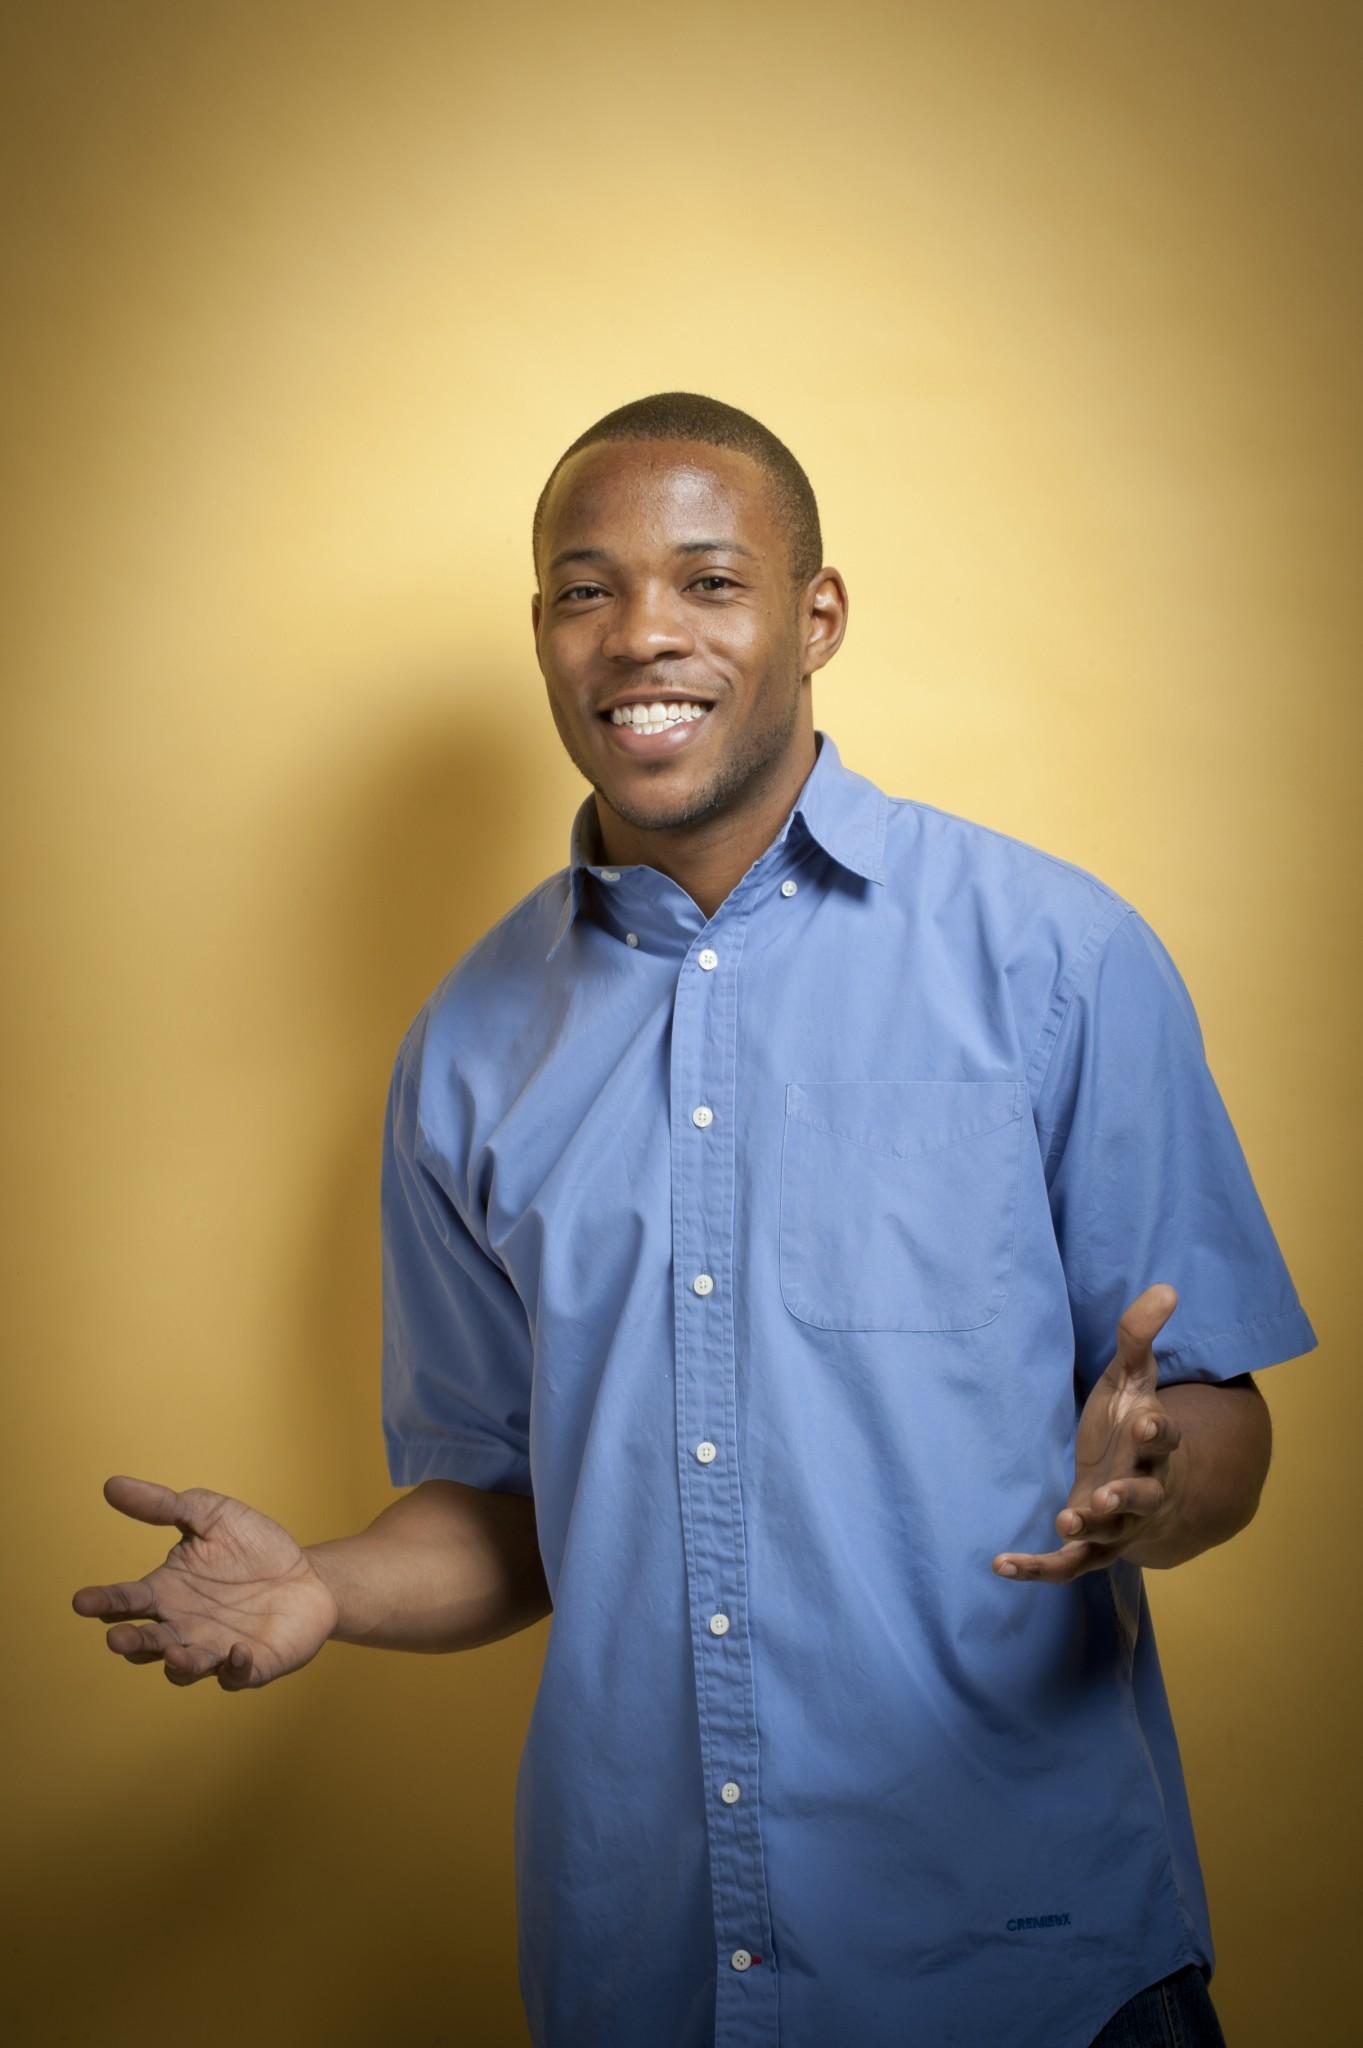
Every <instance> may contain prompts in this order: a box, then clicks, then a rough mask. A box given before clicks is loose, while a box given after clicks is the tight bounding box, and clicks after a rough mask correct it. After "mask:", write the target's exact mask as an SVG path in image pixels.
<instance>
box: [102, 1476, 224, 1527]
mask: <svg viewBox="0 0 1363 2048" xmlns="http://www.w3.org/2000/svg"><path fill="white" fill-rule="evenodd" d="M104 1498H105V1500H107V1501H108V1503H109V1505H110V1507H111V1508H117V1509H118V1511H119V1513H120V1514H123V1515H131V1516H133V1518H134V1519H135V1520H136V1521H139V1522H155V1523H157V1524H158V1525H161V1526H167V1525H169V1526H171V1527H174V1528H177V1529H180V1530H182V1531H183V1532H184V1534H185V1535H186V1536H202V1535H204V1534H205V1533H206V1532H207V1529H208V1519H207V1516H206V1515H205V1513H204V1506H205V1502H206V1501H207V1500H208V1499H209V1498H210V1496H208V1495H207V1494H205V1492H204V1489H203V1488H202V1487H201V1486H191V1487H189V1488H188V1489H187V1491H185V1492H184V1493H177V1492H176V1491H175V1488H174V1487H173V1486H162V1485H161V1484H160V1482H159V1481H158V1480H155V1479H129V1478H127V1477H126V1476H125V1475H124V1474H122V1473H117V1474H115V1476H114V1477H113V1478H112V1479H106V1480H105V1482H104Z"/></svg>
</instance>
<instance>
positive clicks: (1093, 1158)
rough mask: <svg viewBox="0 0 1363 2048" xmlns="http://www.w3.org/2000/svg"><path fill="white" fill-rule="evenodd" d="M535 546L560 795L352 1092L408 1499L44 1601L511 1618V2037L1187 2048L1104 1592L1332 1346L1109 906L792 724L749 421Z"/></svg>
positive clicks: (726, 427)
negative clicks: (376, 1148) (1286, 1375)
mask: <svg viewBox="0 0 1363 2048" xmlns="http://www.w3.org/2000/svg"><path fill="white" fill-rule="evenodd" d="M534 548H535V564H536V575H537V588H536V591H535V594H534V597H533V599H532V607H531V609H532V623H533V628H534V635H535V649H536V654H537V657H538V661H539V666H540V669H541V672H542V674H543V677H544V682H545V686H546V690H547V693H548V699H549V707H550V710H551V713H552V715H553V719H554V722H555V725H556V726H557V729H558V733H559V736H560V738H561V740H562V742H563V745H564V747H565V748H566V750H567V752H568V754H569V756H570V757H571V759H572V761H573V762H574V764H575V765H576V766H577V768H578V769H579V770H580V772H581V774H582V775H583V777H584V778H585V780H586V782H587V783H588V784H589V785H590V789H589V794H588V795H587V796H586V797H585V798H584V799H583V802H582V804H581V806H580V808H579V809H578V811H577V814H576V817H575V818H574V820H573V823H572V830H571V837H570V845H569V862H568V865H567V866H566V867H565V868H564V869H562V870H560V871H559V873H557V874H556V875H554V876H552V877H551V878H550V879H549V880H548V881H546V882H545V883H543V884H542V885H541V886H540V887H539V888H538V889H536V890H534V891H533V892H532V893H531V894H530V895H529V896H527V897H526V898H525V899H524V900H523V901H522V902H520V903H519V904H517V905H516V906H515V907H514V908H513V909H512V910H511V911H509V912H508V913H507V915H506V916H505V917H503V918H502V919H501V920H500V921H499V922H498V923H497V924H496V925H494V926H493V928H492V929H491V930H490V931H489V932H488V933H486V934H485V936H484V937H483V938H482V939H480V940H479V941H478V943H477V944H476V945H475V946H473V947H472V948H471V949H470V950H469V951H468V952H467V953H466V954H465V955H464V956H463V958H462V959H461V960H459V961H458V962H457V963H456V964H455V966H454V967H453V968H452V969H451V971H450V973H449V974H448V975H447V976H446V978H445V979H444V981H442V983H441V984H440V986H439V987H438V988H437V989H436V990H435V991H434V992H433V993H432V995H431V996H430V997H429V999H428V1000H427V1001H426V1002H425V1003H424V1004H423V1005H422V1007H421V1009H420V1011H419V1013H418V1015H417V1016H416V1017H415V1018H414V1020H413V1022H412V1024H411V1026H410V1028H409V1029H408V1031H407V1032H406V1034H405V1035H404V1038H403V1041H402V1044H401V1047H400V1048H399V1051H398V1055H397V1059H396V1062H395V1066H394V1071H393V1077H392V1086H391V1091H390V1096H389V1103H388V1112H387V1118H386V1124H385V1132H384V1151H383V1172H382V1224H383V1286H384V1355H383V1422H384V1431H385V1438H386V1444H387V1451H388V1459H389V1469H390V1472H391V1475H392V1478H393V1481H394V1483H395V1485H397V1486H400V1487H409V1488H411V1489H412V1491H411V1492H409V1493H407V1494H405V1495H404V1496H403V1497H402V1498H401V1499H399V1500H398V1501H397V1502H395V1503H394V1504H393V1505H392V1506H390V1507H389V1508H387V1509H386V1510H385V1511H384V1512H383V1514H382V1515H380V1516H379V1517H378V1518H377V1519H376V1521H375V1522H374V1523H373V1524H372V1525H371V1527H370V1528H369V1529H368V1530H366V1531H364V1532H362V1533H361V1534H359V1535H356V1536H350V1537H342V1538H337V1539H334V1540H333V1541H330V1542H326V1543H321V1544H313V1545H311V1546H308V1547H307V1548H306V1549H300V1548H299V1547H298V1546H297V1545H296V1544H295V1543H294V1541H293V1539H292V1538H291V1537H289V1536H288V1535H287V1534H286V1533H285V1532H284V1531H283V1530H282V1529H280V1528H279V1527H278V1525H277V1524H275V1523H273V1522H271V1521H269V1519H268V1518H267V1517H265V1516H263V1515H261V1514H259V1513H258V1512H257V1511H256V1510H254V1509H251V1508H248V1507H247V1506H245V1504H244V1503H241V1502H239V1501H235V1500H232V1499H230V1498H229V1497H226V1496H223V1495H220V1494H212V1493H209V1492H207V1491H206V1490H204V1489H199V1488H191V1489H190V1490H189V1491H188V1492H183V1493H178V1494H177V1493H175V1492H173V1491H172V1490H171V1489H169V1488H166V1487H162V1486H158V1485H154V1484H152V1483H150V1482H146V1481H139V1480H133V1479H126V1478H120V1479H111V1480H110V1481H109V1482H108V1484H107V1486H106V1494H107V1496H108V1498H109V1499H110V1501H111V1502H112V1503H113V1504H114V1505H115V1506H116V1507H119V1508H120V1509H122V1510H123V1511H124V1512H125V1513H128V1514H130V1515H134V1516H137V1517H139V1518H140V1519H142V1520H145V1521H149V1522H160V1523H167V1524H169V1523H173V1524H175V1525H177V1526H178V1527H179V1528H180V1530H181V1531H182V1535H183V1539H184V1540H183V1541H182V1543H181V1544H180V1545H178V1546H177V1547H176V1549H174V1550H172V1552H171V1554H170V1557H169V1558H168V1559H167V1562H166V1564H165V1565H164V1566H163V1567H161V1568H160V1569H159V1570H158V1571H156V1572H153V1573H151V1574H150V1575H149V1576H148V1577H147V1578H146V1579H143V1580H139V1581H136V1582H131V1583H128V1584H124V1585H121V1586H101V1587H87V1588H84V1589H82V1591H81V1592H80V1593H78V1594H77V1595H76V1596H75V1603H74V1604H75V1605H76V1606H77V1609H78V1611H79V1612H81V1613H86V1614H99V1615H102V1616H103V1617H105V1618H110V1617H112V1616H115V1615H117V1616H118V1617H120V1619H119V1622H118V1624H117V1625H116V1626H115V1627H114V1628H112V1629H111V1630H110V1632H109V1638H108V1639H109V1643H110V1647H111V1648H112V1649H114V1650H115V1651H116V1652H118V1653H119V1654H122V1655H124V1656H127V1657H128V1658H129V1659H130V1661H139V1662H141V1661H153V1660H157V1659H160V1660H161V1661H163V1662H164V1665H165V1668H166V1671H167V1675H168V1676H170V1677H171V1678H172V1680H173V1681H174V1682H175V1683H177V1684H192V1683H195V1682H197V1681H198V1680H199V1679H202V1678H204V1677H207V1676H210V1675H211V1676H215V1677H216V1679H217V1682H218V1683H219V1685H221V1686H222V1687H223V1688H224V1689H226V1690H241V1689H243V1688H245V1687H248V1686H251V1685H260V1684H265V1683H268V1682H270V1681H271V1680H272V1679H274V1678H276V1677H278V1676H280V1675H282V1673H284V1672H285V1671H289V1670H293V1669H296V1668H298V1666H299V1665H300V1664H302V1663H304V1662H306V1661H307V1660H308V1658H310V1657H311V1656H313V1655H315V1654H316V1651H317V1650H318V1649H319V1648H320V1647H321V1645H322V1643H323V1642H325V1641H326V1640H327V1639H328V1638H336V1639H339V1640H342V1641H350V1642H363V1643H368V1644H371V1645H375V1646H380V1647H390V1648H405V1649H414V1650H454V1649H466V1648H470V1647H472V1646H474V1645H476V1644H478V1643H483V1642H488V1641H491V1640H494V1639H496V1638H498V1637H500V1636H504V1635H506V1634H508V1633H510V1632H511V1631H512V1630H514V1629H518V1628H522V1627H525V1626H527V1625H528V1624H530V1623H532V1622H534V1621H535V1620H537V1619H540V1618H541V1617H543V1616H544V1615H545V1614H546V1613H547V1612H548V1611H549V1610H550V1608H551V1606H552V1612H553V1622H552V1627H551V1629H550V1632H549V1637H548V1642H547V1646H546V1652H545V1660H544V1669H543V1674H542V1678H541V1682H540V1687H539V1692H538V1695H537V1698H536V1702H535V1708H534V1713H533V1716H532V1719H531V1724H530V1729H529V1733H528V1736H527V1740H526V1744H525V1749H524V1752H523V1755H522V1758H521V1765H520V1774H519V1778H518V1781H517V1789H516V1811H515V1834H516V1849H517V1880H518V1905H519V1941H520V1979H521V1989H522V1992H523V1996H524V1999H525V2004H526V2009H527V2012H528V2015H529V2019H530V2024H531V2031H532V2034H533V2037H534V2040H535V2042H536V2044H537V2048H711V2044H714V2048H841V2044H844V2043H856V2044H857V2048H903V2044H904V2043H905V2042H909V2041H912V2042H916V2043H921V2044H923V2048H946V2044H961V2048H983V2044H989V2048H1089V2044H1091V2043H1101V2044H1102V2048H1145V2044H1151V2048H1154V2044H1165V2043H1169V2042H1179V2043H1183V2044H1186V2048H1193V2044H1198V2043H1217V2042H1220V2040H1221V2034H1220V2029H1219V2027H1218V2025H1217V2021H1216V2016H1215V2012H1214V2010H1213V2007H1212V2004H1211V2001H1210V1997H1209V1994H1208V1991H1207V1988H1206V1985H1207V1979H1208V1978H1209V1977H1210V1975H1211V1970H1212V1963H1213V1950H1212V1941H1211V1933H1210V1927H1209V1923H1208V1913H1207V1904H1206V1899H1205V1896H1204V1892H1203V1886H1202V1881H1201V1877H1200V1873H1199V1868H1198V1859H1197V1850H1196V1845H1195V1841H1194V1836H1193V1830H1192V1825H1191V1820H1190V1816H1189V1810H1188V1804H1187V1799H1186V1794H1185V1790H1184V1784H1183V1778H1182V1774H1181V1770H1180V1764H1179V1755H1178V1748H1177V1743H1176V1740H1175V1735H1174V1730H1173V1727H1172V1724H1171V1721H1170V1717H1169V1710H1168V1704H1167V1701H1166V1697H1165V1692H1164V1686H1163V1681H1162V1677H1161V1673H1160V1666H1159V1660H1158V1656H1157V1652H1156V1647H1155V1640H1154V1635H1153V1632H1152V1628H1151V1623H1150V1615H1149V1612H1148V1609H1147V1607H1146V1604H1145V1598H1144V1591H1143V1578H1142V1568H1143V1567H1148V1568H1168V1567H1170V1566H1173V1565H1178V1564H1180V1563H1183V1562H1184V1561H1186V1560H1187V1559H1190V1558H1192V1557H1194V1556H1196V1555H1197V1554H1199V1553H1200V1552H1201V1551H1203V1550H1205V1549H1206V1548H1207V1547H1208V1546H1209V1545H1211V1544H1214V1543H1219V1542H1222V1541H1224V1540H1225V1539H1226V1538H1227V1537H1229V1536H1231V1535H1233V1534H1234V1533H1235V1532H1236V1531H1237V1530H1238V1529H1240V1528H1242V1527H1243V1526H1244V1524H1245V1523H1246V1522H1247V1521H1248V1520H1249V1519H1250V1517H1251V1516H1252V1515H1253V1513H1254V1511H1255V1508H1256V1506H1257V1503H1258V1498H1259V1492H1260V1488H1261V1486H1262V1483H1263V1480H1264V1476H1265V1473H1266V1470H1267V1465H1268V1455H1269V1425H1268V1416H1267V1410H1266V1408H1265V1406H1264V1402H1263V1399H1262V1396H1261V1395H1260V1393H1259V1390H1258V1388H1257V1386H1256V1385H1255V1383H1254V1381H1253V1379H1252V1378H1251V1377H1250V1375H1251V1373H1252V1372H1254V1371H1258V1370H1261V1369H1263V1368H1264V1367H1266V1366H1270V1365H1273V1364H1275V1363H1277V1362H1280V1361H1282V1360H1286V1359H1289V1358H1293V1357H1296V1356H1298V1355H1300V1354H1301V1353H1303V1352H1306V1351H1309V1350H1311V1349H1312V1348H1313V1347H1314V1345H1315V1342H1316V1339H1315V1335H1314V1332H1313V1331H1312V1328H1311V1325H1310V1323H1309V1322H1308V1320H1307V1317H1306V1315H1305V1313H1304V1311H1303V1309H1302V1306H1301V1304H1300V1302H1299V1300H1298V1298H1297V1294H1296V1291H1295V1289H1294V1287H1293V1284H1292V1280H1291V1277H1290V1275H1289V1273H1288V1270H1287V1267H1286V1265H1285V1264H1284V1261H1283V1258H1282V1255H1281V1253H1280V1251H1279V1248H1278V1246H1277V1243H1276V1242H1275V1239H1274V1236H1273V1233H1272V1230H1271V1228H1270V1226H1269V1223H1268V1220H1267V1218H1266V1216H1265V1213H1264V1210H1263V1207H1262V1205H1261V1202H1260V1200H1259V1197H1258V1194H1257V1192H1256V1190H1255V1187H1254V1183H1253V1181H1252V1178H1251V1176H1250V1172H1249V1169H1248V1167H1247V1165H1246V1162H1245V1159H1244V1156H1243V1153H1242V1151H1241V1148H1240V1146H1239V1144H1238V1141H1237V1139H1236V1136H1235V1133H1234V1130H1233V1128H1232V1126H1231V1124H1230V1121H1229V1118H1228V1117H1227V1114H1226V1111H1225V1108H1224V1105H1223V1103H1222V1100H1221V1097H1220V1095H1219V1093H1218V1090H1217V1087H1216V1084H1215V1082H1214V1080H1213V1078H1212V1076H1211V1073H1210V1070H1209V1068H1208V1066H1207V1062H1206V1059H1205V1056H1204V1050H1203V1044H1202V1037H1201V1032H1200V1029H1199V1026H1198V1022H1197V1017H1196V1014H1195V1011H1194V1008H1193V1005H1192V1002H1191V1000H1190V998H1189V995H1188V991H1187V989H1186V988H1185V986H1184V983H1183V981H1182V979H1181V978H1180V976H1179V974H1178V971H1177V969H1176V968H1175V966H1174V964H1173V962H1172V960H1171V959H1170V957H1169V954H1168V953H1167V951H1166V950H1165V948H1164V947H1163V945H1162V944H1161V942H1160V940H1159V939H1158V938H1157V937H1156V935H1155V933H1154V932H1153V930H1152V929H1151V928H1150V926H1149V925H1148V924H1147V923H1146V922H1145V921H1144V920H1143V919H1142V917H1141V916H1140V914H1139V913H1138V912H1137V911H1136V910H1135V909H1134V908H1133V906H1132V905H1131V904H1129V903H1127V902H1126V901H1124V900H1123V899H1122V898H1121V897H1120V896H1118V895H1117V894H1116V893H1115V892H1114V891H1113V890H1112V889H1111V888H1109V887H1107V886H1106V885H1105V884H1104V883H1103V882H1101V881H1100V880H1098V879H1097V878H1096V877H1095V876H1093V875H1091V874H1089V873H1087V872H1086V871H1085V870H1083V869H1081V868H1079V867H1076V866H1074V865H1073V864H1071V863H1069V862H1066V861H1064V860H1060V859H1057V858H1056V857H1054V856H1052V855H1050V854H1047V853H1044V852H1041V851H1038V850H1037V849H1035V848H1033V847H1030V846H1027V845H1025V844H1023V843H1022V842H1020V841H1018V840H1016V839H1012V838H1010V837H1008V836H1007V835H1005V834H1003V833H1001V832H997V831H994V830H992V829H990V828H989V827H987V826H985V825H982V824H976V823H972V822H970V821H969V820H966V819H963V818H960V817H956V816H953V815H951V814H949V813H946V812H943V811H941V810H938V809H936V808H935V807H933V806H932V805H930V804H927V803H925V802H921V801H919V800H916V799H911V798H907V797H895V796H890V795H887V794H886V793H885V792H884V791H882V790H881V789H880V788H879V787H878V786H877V785H876V783H875V782H874V781H872V780H869V779H868V778H866V777H864V776H862V775H860V774H857V773H855V772H853V771H852V770H851V769H849V768H848V767H846V766H845V765H844V764H843V762H842V760H841V759H840V757H839V754H838V751H837V749H836V747H835V745H834V743H833V741H832V739H831V737H830V736H829V734H828V733H827V732H825V731H821V730H818V729H816V728H815V725H814V720H813V708H812V698H811V687H812V678H813V676H814V675H815V673H816V672H817V671H818V670H820V669H821V668H822V667H823V666H824V665H825V663H826V662H828V661H829V660H830V659H831V657H832V656H833V655H834V654H835V653H836V652H837V650H838V647H839V645H840V644H841V641H842V637H843V633H844V630H845V626H846V621H847V611H848V597H847V590H846V587H845V584H844V582H843V579H842V577H841V576H840V575H839V573H838V571H837V570H836V569H832V568H829V567H828V566H827V565H826V564H825V563H824V561H823V546H822V539H821V535H820V531H819V520H818V513H817V509H816V505H815V500H814V496H813V493H812V491H811V490H810V487H809V483H808V480H807V479H806V477H805V475H804V472H803V470H802V469H801V468H800V466H799V464H798V463H797V462H796V461H795V459H794V457H793V456H792V455H791V454H790V452H789V450H787V449H786V448H785V447H784V446H783V444H782V443H781V442H780V441H778V440H777V439H776V438H775V437H774V436H773V435H772V434H771V433H770V432H769V431H768V430H767V429H766V428H765V427H763V426H761V425H760V424H759V423H758V422H757V421H756V420H754V419H752V418H751V417H750V416H749V415H747V414H746V413H742V412H739V411H737V410H735V409H734V408H732V407H730V406H727V405H723V404H721V403H719V402H718V401H716V400H713V399H708V398H704V397H700V396H697V395H695V394H690V393H685V392H671V393H663V394H659V395H657V396H654V397H651V398H646V399H643V400H640V401H638V402H637V403H636V404H632V405H628V406H624V407H622V408H621V409H620V410H619V411H617V412H614V413H612V414H610V415H608V416H607V417H606V418H605V419H603V420H600V421H598V422H597V423H596V425H595V426H593V427H591V428H589V429H588V430H587V432H586V433H585V434H583V435H582V436H580V437H579V439H578V440H577V441H576V442H575V443H574V444H573V446H572V447H571V448H570V449H569V450H567V451H566V453H565V454H564V456H563V457H562V458H561V459H560V461H559V462H558V464H557V465H556V466H555V468H554V470H553V472H552V473H551V476H550V478H549V480H548V482H547V484H546V486H545V489H544V491H543V493H542V495H541V498H540V502H539V505H538V507H537V510H536V515H535V521H534ZM1056 1537H1059V1539H1060V1540H1059V1542H1058V1543H1057V1542H1056V1541H1055V1540H1054V1539H1055V1538H1056ZM134 1616H140V1617H151V1618H153V1621H154V1626H153V1627H152V1628H150V1629H146V1630H138V1629H136V1628H133V1627H132V1626H131V1625H130V1619H131V1617H134Z"/></svg>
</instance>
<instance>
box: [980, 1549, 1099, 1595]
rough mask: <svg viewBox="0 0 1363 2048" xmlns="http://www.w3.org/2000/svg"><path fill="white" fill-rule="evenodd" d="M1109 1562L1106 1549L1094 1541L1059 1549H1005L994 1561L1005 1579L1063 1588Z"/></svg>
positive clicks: (997, 1570)
mask: <svg viewBox="0 0 1363 2048" xmlns="http://www.w3.org/2000/svg"><path fill="white" fill-rule="evenodd" d="M1104 1562H1105V1559H1104V1557H1103V1546H1102V1545H1101V1544H1097V1543H1092V1542H1088V1541H1085V1542H1081V1543H1064V1544H1062V1545H1061V1547H1060V1549H1059V1550H1047V1551H1039V1552H1037V1551H1024V1550H1004V1551H1000V1553H999V1555H998V1556H997V1557H996V1558H995V1559H994V1571H995V1573H996V1574H997V1575H998V1577H999V1578H1002V1579H1041V1580H1044V1581H1045V1582H1046V1583H1047V1584H1049V1585H1053V1586H1059V1585H1064V1584H1066V1583H1067V1582H1068V1581H1069V1580H1070V1579H1077V1578H1078V1577H1079V1574H1080V1573H1081V1572H1087V1571H1092V1570H1093V1569H1094V1567H1095V1565H1099V1564H1102V1563H1104Z"/></svg>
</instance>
